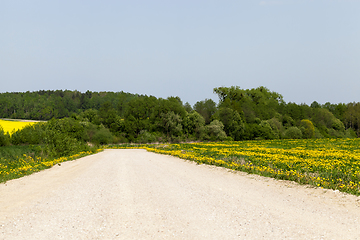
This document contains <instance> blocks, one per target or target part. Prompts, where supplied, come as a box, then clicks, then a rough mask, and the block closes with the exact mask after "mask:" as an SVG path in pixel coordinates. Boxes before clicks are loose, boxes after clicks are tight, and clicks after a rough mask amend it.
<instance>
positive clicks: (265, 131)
mask: <svg viewBox="0 0 360 240" xmlns="http://www.w3.org/2000/svg"><path fill="white" fill-rule="evenodd" d="M259 130H260V131H259V132H260V136H259V139H274V138H276V133H275V132H274V131H273V129H272V128H271V125H270V123H269V122H268V121H265V120H263V121H261V123H260V124H259Z"/></svg>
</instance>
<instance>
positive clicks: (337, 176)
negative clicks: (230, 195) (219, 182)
mask: <svg viewBox="0 0 360 240" xmlns="http://www.w3.org/2000/svg"><path fill="white" fill-rule="evenodd" d="M359 144H360V139H301V140H299V139H298V140H258V141H238V142H234V141H232V142H209V143H182V144H157V145H154V144H152V145H151V144H150V145H139V146H132V145H124V146H112V148H144V149H147V150H148V151H151V152H155V153H161V154H167V155H172V156H176V157H180V158H183V159H187V160H192V161H196V162H197V163H199V164H211V165H217V166H221V167H226V168H229V169H233V170H238V171H243V172H248V173H253V174H259V175H262V176H267V177H272V178H275V179H283V180H291V181H295V182H298V183H300V184H310V185H313V186H315V187H322V188H327V189H334V190H339V191H342V192H348V193H351V194H355V195H360V149H359Z"/></svg>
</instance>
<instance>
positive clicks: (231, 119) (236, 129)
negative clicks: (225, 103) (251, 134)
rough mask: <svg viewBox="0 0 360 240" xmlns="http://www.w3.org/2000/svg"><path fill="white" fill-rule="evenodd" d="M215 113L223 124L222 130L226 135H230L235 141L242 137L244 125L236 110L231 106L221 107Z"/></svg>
mask: <svg viewBox="0 0 360 240" xmlns="http://www.w3.org/2000/svg"><path fill="white" fill-rule="evenodd" d="M216 115H217V118H218V119H219V120H220V121H221V122H222V123H223V124H224V131H225V133H226V134H227V135H228V136H230V137H232V138H233V139H234V140H235V141H239V140H241V139H243V133H244V130H245V125H244V122H243V121H242V119H241V117H240V114H239V113H238V112H237V111H235V110H233V109H231V108H227V107H221V108H220V109H219V110H218V112H217V113H216Z"/></svg>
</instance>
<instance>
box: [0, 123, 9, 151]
mask: <svg viewBox="0 0 360 240" xmlns="http://www.w3.org/2000/svg"><path fill="white" fill-rule="evenodd" d="M9 143H10V136H9V134H8V133H5V132H4V130H3V128H2V127H1V126H0V147H1V146H6V145H9Z"/></svg>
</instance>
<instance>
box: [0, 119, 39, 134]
mask: <svg viewBox="0 0 360 240" xmlns="http://www.w3.org/2000/svg"><path fill="white" fill-rule="evenodd" d="M35 123H36V122H32V121H15V120H11V121H10V120H1V119H0V127H2V129H3V130H4V132H5V133H6V132H8V133H9V134H11V133H12V132H14V131H17V130H19V129H22V128H24V127H25V126H27V125H32V124H35Z"/></svg>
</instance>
